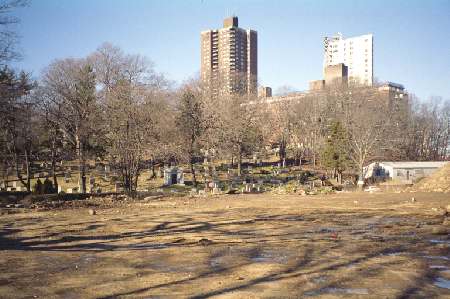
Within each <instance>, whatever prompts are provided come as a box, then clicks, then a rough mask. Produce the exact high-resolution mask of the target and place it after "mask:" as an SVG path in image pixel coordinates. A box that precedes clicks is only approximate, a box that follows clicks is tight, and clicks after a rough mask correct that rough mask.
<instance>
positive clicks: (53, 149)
mask: <svg viewBox="0 0 450 299" xmlns="http://www.w3.org/2000/svg"><path fill="white" fill-rule="evenodd" d="M52 173H53V187H54V188H55V192H56V193H58V178H57V176H56V147H55V141H52Z"/></svg>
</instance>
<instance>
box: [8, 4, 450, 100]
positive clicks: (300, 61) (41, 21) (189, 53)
mask: <svg viewBox="0 0 450 299" xmlns="http://www.w3.org/2000/svg"><path fill="white" fill-rule="evenodd" d="M14 15H16V16H17V17H19V18H20V19H21V23H20V24H19V25H18V26H17V31H18V33H19V34H20V35H21V41H20V48H21V50H22V53H23V59H22V60H21V61H19V62H17V63H15V67H16V68H18V69H24V70H26V71H28V72H31V73H32V74H33V76H34V77H35V78H39V76H40V74H41V72H42V70H43V68H45V67H46V66H47V65H48V64H50V63H51V62H52V61H54V60H55V59H62V58H67V57H85V56H87V55H88V54H90V53H92V52H93V51H95V49H96V48H98V47H99V46H100V45H101V44H102V43H103V42H110V43H112V44H114V45H116V46H119V47H121V48H122V49H123V50H124V51H125V52H126V53H130V54H141V55H143V56H146V57H148V58H149V59H150V60H151V61H153V62H154V64H155V70H156V71H158V72H161V73H163V74H165V75H166V76H167V77H168V78H169V79H171V80H174V81H175V82H177V83H179V84H181V83H182V82H183V81H184V80H187V79H189V78H191V77H193V76H196V75H198V74H199V71H200V32H201V31H202V30H207V29H216V28H220V27H222V21H223V19H224V18H225V17H227V16H230V15H236V16H238V17H239V27H242V28H245V29H253V30H256V31H257V32H258V80H259V84H261V85H264V86H271V87H272V88H273V90H274V91H277V90H280V89H281V88H282V87H284V86H289V87H290V88H292V89H295V90H306V89H308V82H309V81H311V80H316V79H322V63H323V37H324V36H331V35H334V34H335V33H337V32H341V33H342V34H343V35H344V37H352V36H357V35H362V34H367V33H372V34H373V35H374V77H375V78H376V79H377V80H379V81H391V82H396V83H401V84H403V85H404V86H405V87H406V88H407V90H408V91H410V92H411V93H414V94H416V95H417V96H418V97H419V98H421V99H422V100H427V99H429V98H430V97H431V96H442V97H443V98H445V99H450V0H421V1H419V0H387V1H385V0H377V1H375V0H373V1H366V0H358V1H357V0H328V1H319V0H308V1H306V0H297V1H287V0H286V1H283V0H273V1H269V0H267V1H264V0H226V1H220V0H31V3H30V5H29V6H28V7H25V8H20V9H17V10H16V11H14Z"/></svg>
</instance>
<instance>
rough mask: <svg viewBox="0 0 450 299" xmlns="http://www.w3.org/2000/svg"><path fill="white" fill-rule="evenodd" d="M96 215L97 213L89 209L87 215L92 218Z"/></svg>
mask: <svg viewBox="0 0 450 299" xmlns="http://www.w3.org/2000/svg"><path fill="white" fill-rule="evenodd" d="M96 214H97V212H96V211H95V210H94V209H89V215H91V216H93V215H96Z"/></svg>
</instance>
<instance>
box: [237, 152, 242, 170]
mask: <svg viewBox="0 0 450 299" xmlns="http://www.w3.org/2000/svg"><path fill="white" fill-rule="evenodd" d="M241 164H242V153H241V146H239V153H238V156H237V167H238V171H237V172H238V176H241V168H242V167H241V166H242V165H241Z"/></svg>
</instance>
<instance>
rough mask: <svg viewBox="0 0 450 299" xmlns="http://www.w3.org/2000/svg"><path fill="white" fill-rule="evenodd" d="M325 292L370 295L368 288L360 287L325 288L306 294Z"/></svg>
mask: <svg viewBox="0 0 450 299" xmlns="http://www.w3.org/2000/svg"><path fill="white" fill-rule="evenodd" d="M324 294H338V295H368V294H369V290H368V289H360V288H356V289H353V288H331V287H329V288H323V289H319V290H316V291H308V292H305V293H304V295H305V296H318V295H324Z"/></svg>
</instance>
